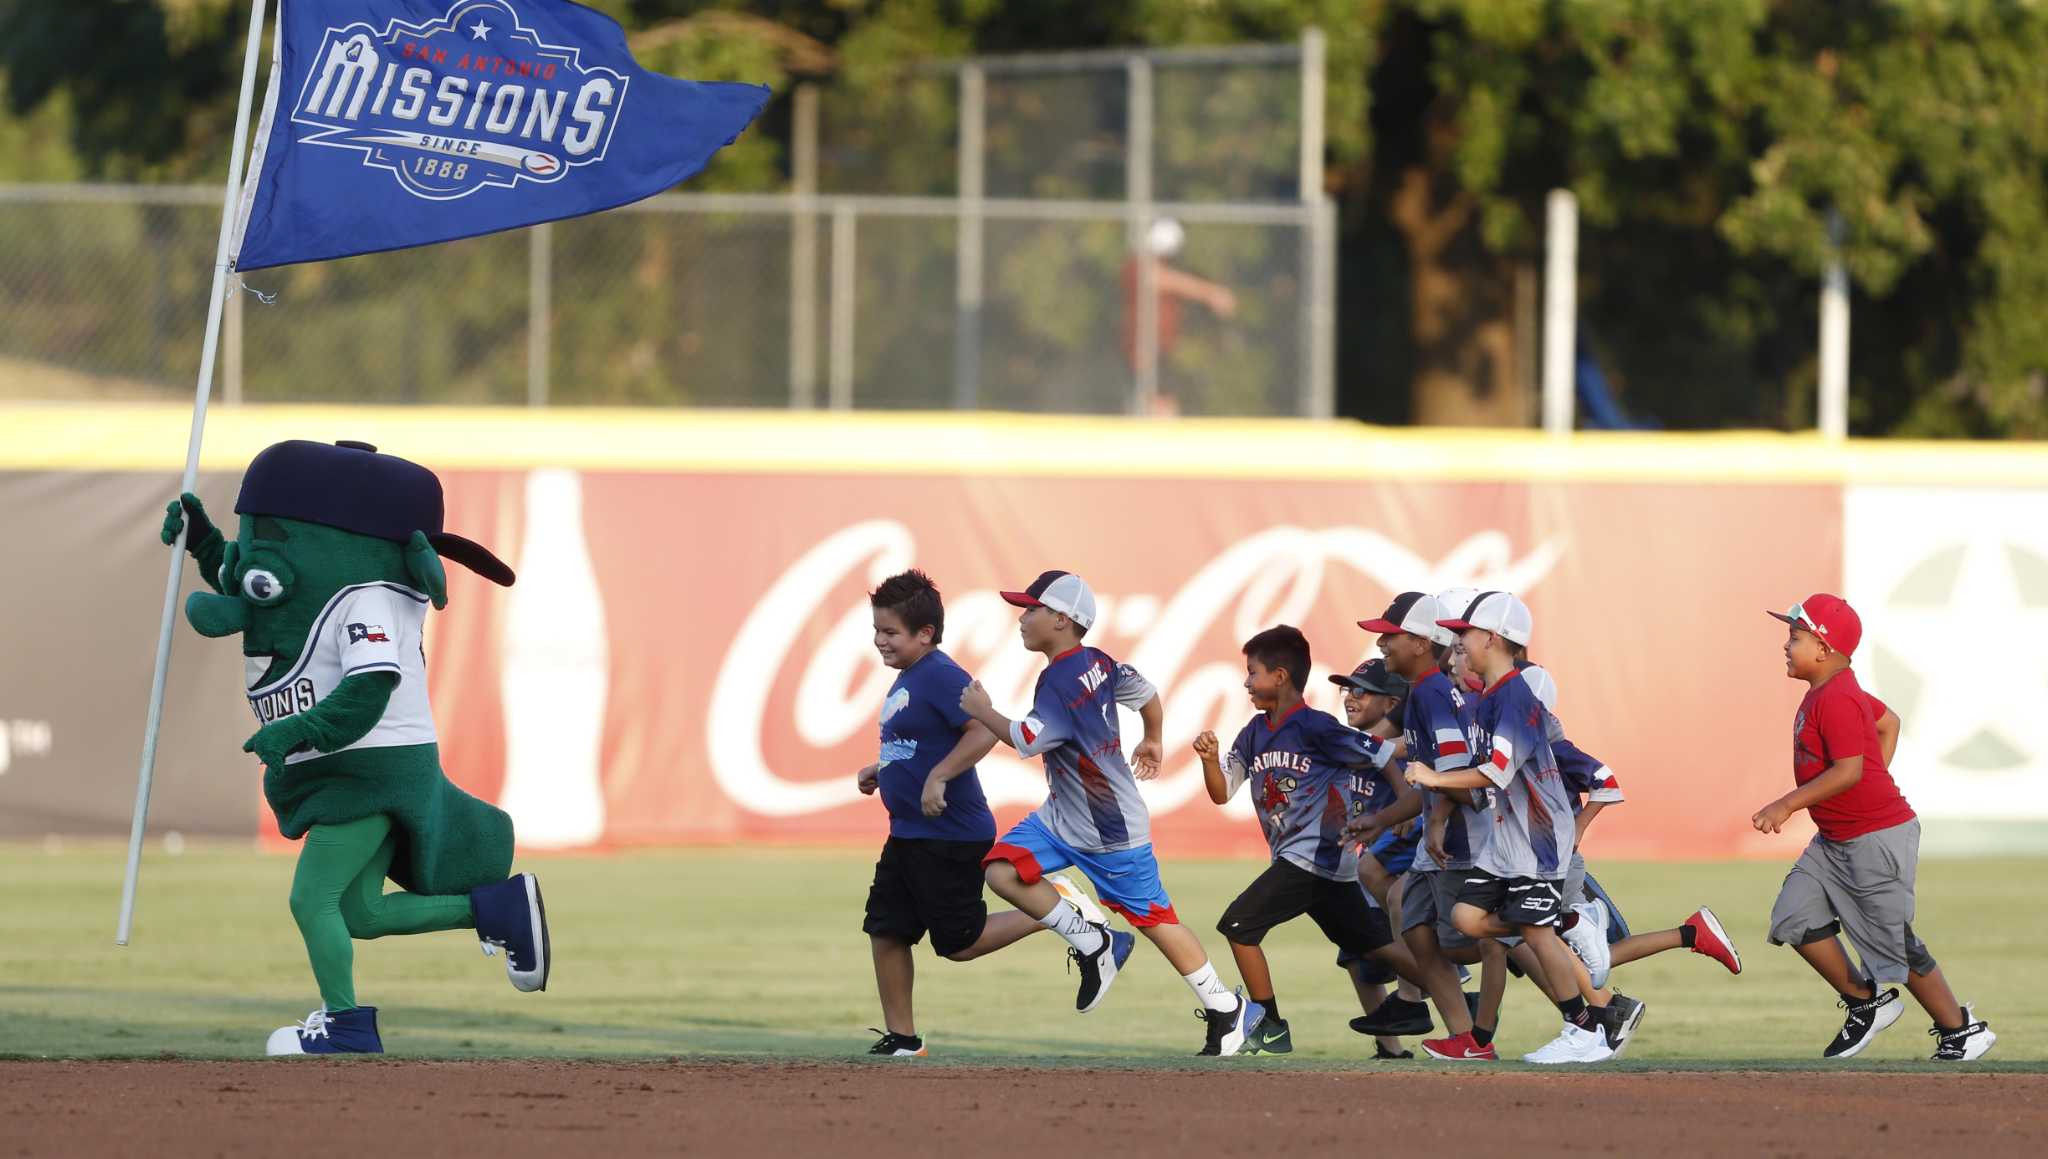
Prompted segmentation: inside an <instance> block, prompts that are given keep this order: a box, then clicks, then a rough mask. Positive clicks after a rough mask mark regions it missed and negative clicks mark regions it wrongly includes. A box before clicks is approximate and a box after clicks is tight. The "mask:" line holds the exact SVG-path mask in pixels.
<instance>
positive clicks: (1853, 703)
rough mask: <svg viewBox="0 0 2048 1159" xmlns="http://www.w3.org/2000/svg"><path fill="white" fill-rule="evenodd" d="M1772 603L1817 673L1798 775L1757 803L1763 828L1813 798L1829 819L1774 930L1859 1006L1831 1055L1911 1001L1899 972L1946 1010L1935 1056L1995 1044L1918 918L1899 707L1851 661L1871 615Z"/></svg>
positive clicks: (1934, 1007)
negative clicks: (1896, 753) (1895, 751)
mask: <svg viewBox="0 0 2048 1159" xmlns="http://www.w3.org/2000/svg"><path fill="white" fill-rule="evenodd" d="M1771 615H1772V616H1773V617H1775V618H1777V619H1779V620H1782V621H1784V623H1785V624H1786V625H1788V627H1789V631H1788V633H1787V636H1786V640H1785V674H1786V675H1787V676H1789V677H1791V678H1792V679H1794V680H1804V681H1806V683H1807V684H1808V685H1810V686H1811V687H1810V688H1809V689H1808V691H1807V693H1806V699H1804V700H1802V701H1800V702H1799V715H1798V716H1796V717H1795V718H1794V719H1793V724H1792V779H1793V780H1794V781H1795V782H1797V786H1798V787H1796V788H1794V789H1793V790H1792V791H1791V792H1789V793H1787V794H1785V795H1784V796H1782V797H1780V798H1778V799H1777V800H1775V801H1773V802H1771V803H1770V804H1768V805H1765V806H1764V807H1763V808H1762V809H1759V810H1757V813H1756V815H1755V816H1753V817H1751V818H1750V823H1751V824H1752V825H1755V826H1756V828H1757V831H1758V832H1760V833H1776V832H1779V831H1780V830H1781V829H1783V828H1784V825H1785V822H1786V821H1787V820H1788V819H1789V818H1790V817H1791V816H1792V814H1794V813H1797V812H1798V811H1800V810H1801V809H1806V810H1809V811H1810V812H1811V813H1812V815H1813V823H1814V826H1815V827H1816V828H1818V829H1819V830H1820V832H1819V833H1818V834H1817V835H1816V836H1815V837H1814V839H1813V840H1812V841H1811V842H1809V843H1808V844H1807V846H1806V851H1805V852H1804V853H1801V854H1800V855H1799V861H1798V862H1797V863H1796V864H1794V865H1793V866H1792V872H1791V873H1790V874H1787V875H1786V877H1785V884H1784V886H1783V887H1782V888H1781V889H1780V890H1779V891H1778V900H1777V903H1776V904H1775V905H1773V906H1772V907H1771V944H1772V945H1776V946H1786V945H1789V946H1791V947H1792V948H1793V949H1795V950H1797V951H1798V952H1799V956H1800V957H1802V958H1804V959H1806V964H1807V965H1809V966H1812V967H1813V969H1814V972H1815V973H1817V974H1819V975H1820V976H1821V978H1823V979H1824V980H1825V981H1826V982H1827V984H1828V985H1830V986H1833V987H1834V988H1835V990H1836V992H1838V993H1839V994H1841V996H1842V998H1841V1002H1840V1003H1839V1004H1840V1005H1841V1006H1842V1007H1843V1008H1845V1009H1847V1010H1848V1012H1849V1016H1848V1018H1847V1019H1846V1020H1845V1021H1844V1022H1843V1023H1842V1032H1841V1033H1840V1034H1838V1035H1836V1036H1835V1038H1834V1041H1832V1042H1830V1043H1828V1046H1827V1049H1826V1050H1825V1051H1823V1052H1822V1055H1823V1056H1824V1057H1826V1058H1848V1057H1850V1056H1852V1055H1855V1054H1857V1053H1858V1052H1860V1051H1862V1050H1863V1048H1864V1047H1866V1046H1868V1045H1870V1041H1871V1040H1872V1039H1873V1038H1876V1037H1877V1035H1878V1033H1879V1032H1881V1031H1883V1030H1884V1029H1885V1028H1886V1027H1888V1026H1890V1025H1891V1024H1892V1023H1894V1022H1897V1021H1898V1020H1899V1014H1900V1013H1901V1011H1902V1009H1903V1003H1902V1002H1901V1001H1900V999H1899V991H1898V987H1897V985H1896V984H1897V983H1901V982H1903V983H1905V986H1906V989H1908V990H1910V991H1912V993H1913V997H1914V998H1916V999H1918V1000H1919V1002H1920V1005H1921V1006H1922V1007H1923V1008H1925V1009H1926V1011H1927V1013H1928V1014H1929V1015H1930V1016H1931V1017H1932V1018H1933V1019H1934V1029H1933V1030H1932V1031H1930V1032H1929V1033H1931V1034H1933V1035H1934V1037H1935V1039H1936V1042H1937V1045H1936V1047H1935V1051H1934V1055H1933V1057H1934V1059H1935V1060H1936V1061H1948V1062H1967V1061H1969V1060H1971V1059H1975V1058H1982V1057H1983V1055H1984V1052H1985V1051H1988V1050H1990V1049H1991V1044H1992V1043H1994V1042H1997V1041H1998V1036H1997V1035H1995V1034H1993V1033H1991V1028H1990V1027H1989V1026H1987V1025H1986V1024H1985V1023H1984V1022H1983V1021H1981V1020H1980V1019H1978V1018H1977V1016H1976V1014H1975V1012H1973V1011H1972V1010H1971V1009H1970V1008H1969V1007H1967V1006H1963V1005H1960V1004H1958V1003H1957V1001H1956V996H1955V992H1954V991H1952V990H1950V989H1949V986H1948V980H1947V979H1946V978H1943V977H1942V976H1941V967H1939V966H1937V965H1936V964H1935V962H1934V956H1933V955H1932V954H1930V953H1928V952H1927V946H1926V944H1925V943H1923V942H1922V941H1921V940H1920V938H1919V937H1918V936H1917V935H1916V934H1914V932H1913V878H1914V874H1915V872H1916V871H1917V870H1918V868H1919V863H1920V820H1919V818H1918V817H1917V816H1916V815H1915V814H1914V812H1913V808H1912V806H1910V805H1908V804H1906V799H1905V797H1903V796H1901V795H1900V793H1899V789H1898V786H1897V785H1895V784H1893V783H1892V775H1891V772H1890V770H1889V768H1888V767H1887V766H1888V765H1889V763H1890V759H1891V755H1892V753H1891V750H1892V748H1893V747H1894V746H1895V745H1896V744H1897V741H1898V729H1899V723H1898V717H1897V716H1895V715H1893V714H1892V711H1891V710H1890V709H1888V708H1886V707H1885V706H1884V703H1883V702H1882V701H1880V700H1878V699H1877V698H1876V697H1874V696H1872V695H1870V694H1869V693H1867V692H1865V691H1863V688H1862V686H1861V685H1860V684H1858V683H1857V682H1856V674H1855V673H1854V672H1852V671H1850V670H1849V657H1850V655H1851V654H1852V653H1854V652H1855V651H1856V645H1857V643H1858V642H1859V641H1860V640H1861V639H1862V636H1863V621H1862V620H1861V619H1860V618H1859V617H1858V616H1857V615H1856V610H1855V609H1854V608H1851V607H1850V606H1849V604H1848V602H1847V601H1845V600H1843V599H1842V598H1841V597H1839V596H1831V595H1825V594H1821V595H1813V596H1808V597H1807V598H1806V599H1805V600H1803V601H1802V602H1800V603H1796V604H1793V605H1792V607H1791V610H1789V611H1787V612H1784V613H1782V614H1780V613H1778V612H1772V613H1771ZM1841 931H1846V932H1847V933H1848V935H1849V940H1850V941H1852V942H1855V943H1856V950H1857V952H1858V953H1859V954H1860V955H1861V956H1862V959H1863V965H1862V969H1861V970H1858V969H1857V968H1855V967H1854V966H1852V965H1851V964H1850V962H1849V955H1848V952H1847V951H1846V950H1845V949H1843V947H1842V942H1841V939H1840V938H1838V937H1836V934H1837V933H1838V932H1841ZM1888 984H1889V985H1888Z"/></svg>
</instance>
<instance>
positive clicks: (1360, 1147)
mask: <svg viewBox="0 0 2048 1159" xmlns="http://www.w3.org/2000/svg"><path fill="white" fill-rule="evenodd" d="M1389 1108H1392V1109H1393V1112H1394V1117H1393V1118H1389V1117H1388V1110H1389ZM0 1124H5V1129H4V1130H0V1156H7V1155H25V1156H26V1155H59V1154H62V1155H92V1154H150V1155H154V1156H167V1157H172V1159H177V1157H182V1156H215V1155H220V1156H229V1155H277V1154H296V1155H306V1156H323V1155H348V1156H352V1157H355V1159H395V1157H396V1156H400V1155H443V1154H479V1155H490V1156H493V1157H496V1159H517V1157H520V1156H527V1155H547V1156H556V1157H560V1156H565V1155H598V1154H602V1155H604V1156H605V1157H606V1159H617V1157H619V1156H623V1155H638V1154H685V1155H754V1154H765V1155H769V1156H774V1157H775V1159H787V1157H790V1156H798V1155H815V1154H831V1155H835V1156H847V1155H871V1154H872V1155H892V1156H900V1155H902V1154H905V1153H906V1150H905V1149H906V1148H909V1149H910V1151H911V1152H913V1153H914V1152H927V1153H940V1154H948V1153H950V1154H959V1155H978V1154H995V1153H999V1152H1013V1151H1015V1150H1016V1149H1017V1147H1018V1146H1019V1145H1023V1144H1030V1145H1039V1144H1043V1145H1047V1146H1053V1147H1055V1148H1056V1149H1060V1150H1065V1149H1070V1148H1071V1149H1077V1150H1081V1151H1084V1152H1086V1153H1090V1154H1102V1155H1114V1156H1124V1155H1171V1156H1174V1157H1176V1159H1188V1157H1191V1156H1204V1155H1252V1154H1274V1153H1280V1154H1286V1153H1302V1154H1334V1153H1338V1152H1339V1150H1340V1149H1342V1150H1343V1151H1346V1152H1352V1153H1358V1152H1364V1151H1371V1150H1380V1149H1382V1148H1385V1147H1387V1146H1389V1145H1390V1144H1392V1143H1393V1142H1394V1140H1393V1139H1392V1138H1390V1137H1389V1133H1390V1132H1393V1131H1398V1132H1399V1138H1400V1140H1401V1145H1402V1146H1403V1147H1404V1148H1412V1147H1413V1145H1414V1144H1415V1143H1417V1142H1420V1141H1425V1140H1427V1139H1428V1137H1429V1136H1430V1135H1436V1136H1439V1137H1440V1138H1441V1139H1442V1140H1443V1141H1444V1142H1445V1143H1446V1144H1455V1145H1457V1146H1459V1147H1460V1148H1461V1149H1469V1148H1470V1146H1471V1145H1472V1144H1474V1143H1475V1142H1478V1141H1479V1140H1481V1139H1488V1140H1490V1143H1489V1144H1488V1146H1487V1149H1488V1150H1492V1151H1496V1152H1498V1151H1499V1150H1500V1149H1501V1148H1502V1147H1508V1148H1510V1149H1512V1150H1514V1151H1517V1152H1521V1153H1526V1154H1547V1153H1553V1152H1557V1153H1562V1152H1566V1151H1569V1152H1572V1153H1576V1154H1585V1153H1589V1152H1590V1153H1599V1154H1613V1155H1645V1154H1653V1153H1655V1152H1656V1151H1658V1150H1668V1151H1670V1152H1673V1153H1678V1154H1688V1155H1698V1154H1712V1155H1722V1154H1742V1155H1815V1156H1818V1155H1859V1156H1862V1155H1879V1154H1882V1155H1913V1156H1927V1155H1945V1156H1967V1157H1968V1159H1985V1157H1988V1156H1994V1155H2021V1154H2026V1155H2038V1154H2040V1153H2041V1152H2042V1150H2043V1147H2044V1145H2048V1075H2043V1074H1983V1073H1979V1074H1956V1075H1927V1074H1907V1075H1887V1074H1873V1073H1867V1072H1862V1073H1839V1074H1813V1073H1774V1074H1759V1073H1750V1072H1725V1073H1614V1072H1605V1073H1601V1072H1595V1073H1586V1072H1578V1073H1573V1074H1549V1073H1542V1074H1532V1073H1526V1072H1520V1073H1493V1074H1485V1073H1473V1074H1444V1073H1407V1074H1403V1073H1399V1072H1394V1071H1386V1072H1373V1073H1360V1072H1349V1073H1333V1072H1327V1071H1289V1070H1273V1069H1268V1070H1258V1071H1247V1070H1238V1071H1231V1070H1229V1069H1227V1068H1224V1067H1218V1068H1215V1069H1212V1070H1205V1071H1154V1070H1083V1069H1025V1068H985V1067H954V1068H944V1069H942V1068H937V1067H932V1066H930V1065H927V1064H917V1063H911V1064H908V1065H891V1064H885V1063H880V1062H877V1063H875V1064H869V1065H857V1064H832V1065H823V1064H808V1065H807V1064H786V1065H760V1064H706V1063H702V1062H688V1063H671V1064H660V1063H648V1064H635V1065H614V1064H596V1063H550V1062H492V1063H468V1062H445V1063H434V1062H386V1061H352V1062H348V1063H343V1064H335V1063H331V1062H322V1061H314V1060H294V1061H280V1062H274V1063H252V1062H189V1061H151V1062H59V1063H33V1062H21V1063H0ZM1481 1124H1484V1126H1481ZM1416 1131H1420V1132H1422V1134H1421V1135H1420V1136H1418V1135H1417V1134H1415V1133H1414V1132H1416ZM1034 1141H1036V1142H1035V1143H1034ZM378 1151H381V1152H383V1155H381V1156H380V1155H377V1154H376V1153H377V1152H378ZM1460 1153H1462V1150H1461V1152H1460Z"/></svg>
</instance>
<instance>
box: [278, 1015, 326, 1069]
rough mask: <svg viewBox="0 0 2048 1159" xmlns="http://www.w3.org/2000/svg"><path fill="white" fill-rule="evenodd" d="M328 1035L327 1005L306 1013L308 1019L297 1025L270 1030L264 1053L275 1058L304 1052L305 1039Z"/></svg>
mask: <svg viewBox="0 0 2048 1159" xmlns="http://www.w3.org/2000/svg"><path fill="white" fill-rule="evenodd" d="M307 1037H312V1038H325V1037H327V1007H325V1006H322V1007H321V1008H320V1009H318V1010H315V1011H314V1012H313V1013H311V1014H308V1015H306V1020H305V1021H304V1022H301V1023H299V1024H298V1025H297V1026H280V1027H278V1028H277V1029H276V1030H273V1031H271V1032H270V1038H269V1040H268V1041H266V1042H265V1043H264V1044H263V1053H264V1054H266V1055H269V1056H271V1057H273V1058H275V1057H277V1056H278V1055H283V1054H304V1053H306V1048H305V1044H304V1039H305V1038H307Z"/></svg>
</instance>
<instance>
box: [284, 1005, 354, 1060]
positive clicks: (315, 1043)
mask: <svg viewBox="0 0 2048 1159" xmlns="http://www.w3.org/2000/svg"><path fill="white" fill-rule="evenodd" d="M263 1053H265V1054H271V1055H279V1054H383V1053H384V1040H383V1039H381V1038H378V1037H377V1008H376V1007H375V1006H358V1007H356V1008H355V1009H354V1010H343V1011H340V1012H339V1013H335V1014H329V1013H328V1012H327V1010H326V1008H325V1007H322V1008H321V1009H319V1010H315V1011H314V1012H313V1013H311V1014H308V1015H306V1020H305V1021H304V1022H301V1023H299V1024H298V1025H297V1026H280V1027H278V1028H277V1029H276V1030H273V1031H271V1032H270V1042H269V1043H268V1044H266V1045H265V1046H264V1048H263Z"/></svg>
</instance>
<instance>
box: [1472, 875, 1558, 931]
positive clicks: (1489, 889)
mask: <svg viewBox="0 0 2048 1159" xmlns="http://www.w3.org/2000/svg"><path fill="white" fill-rule="evenodd" d="M1457 872H1458V904H1459V905H1473V906H1478V907H1479V908H1480V909H1483V910H1485V911H1486V912H1487V913H1490V914H1494V915H1497V916H1498V917H1499V918H1500V920H1502V921H1504V922H1506V923H1507V924H1509V925H1511V926H1554V925H1556V924H1557V919H1558V915H1559V911H1561V910H1563V909H1564V894H1563V893H1562V892H1561V891H1562V889H1563V883H1562V882H1557V881H1545V880H1543V879H1542V878H1537V877H1495V876H1494V875H1492V874H1490V873H1488V872H1486V871H1485V870H1482V869H1465V870H1459V871H1457Z"/></svg>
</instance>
